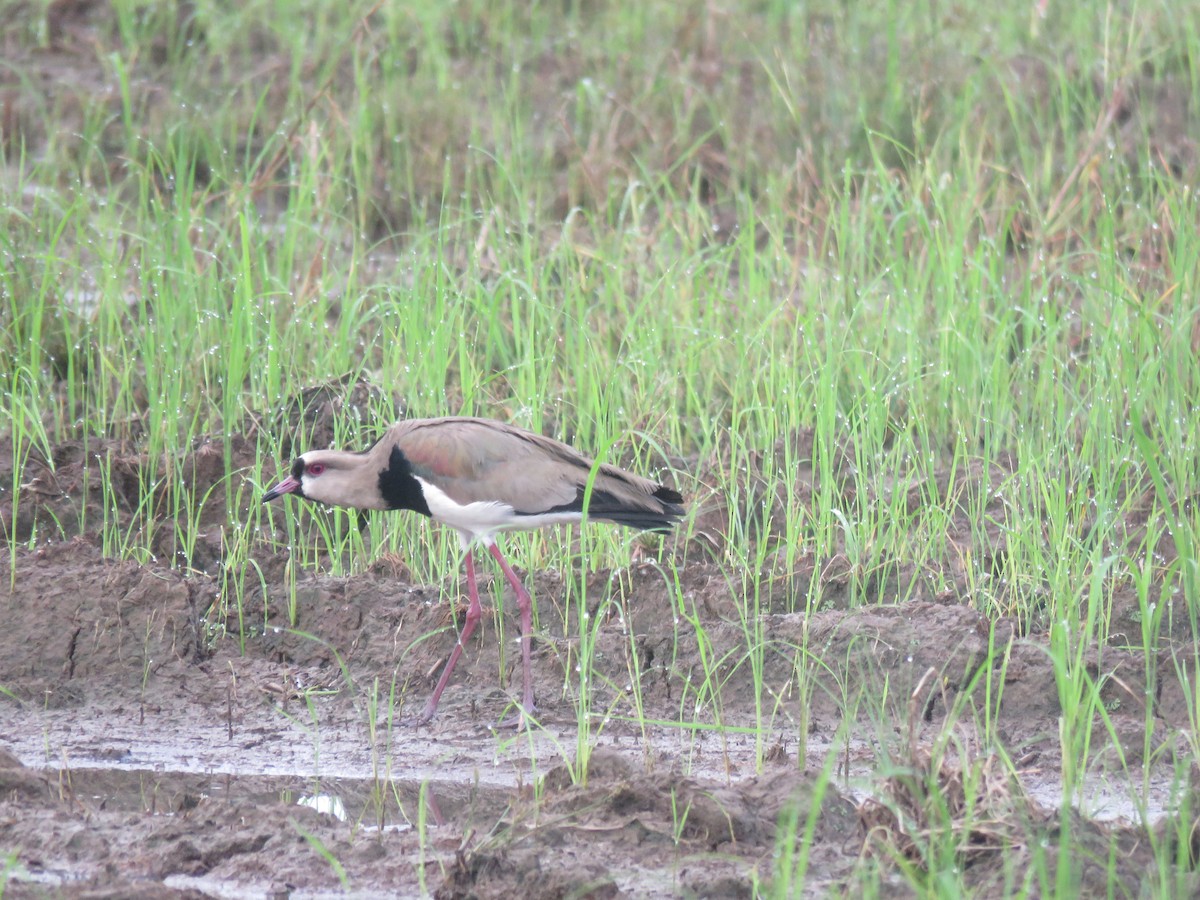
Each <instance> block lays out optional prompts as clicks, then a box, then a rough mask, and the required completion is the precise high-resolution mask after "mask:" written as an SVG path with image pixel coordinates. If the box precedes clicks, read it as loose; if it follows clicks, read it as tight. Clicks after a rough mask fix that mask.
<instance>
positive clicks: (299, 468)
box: [292, 457, 308, 500]
mask: <svg viewBox="0 0 1200 900" xmlns="http://www.w3.org/2000/svg"><path fill="white" fill-rule="evenodd" d="M292 477H293V478H295V479H296V484H298V485H299V487H297V488H296V490H294V491H292V493H293V494H295V495H296V496H297V497H304V460H302V459H300V457H296V460H295V461H294V462H293V463H292ZM304 499H305V500H307V499H308V498H307V497H304Z"/></svg>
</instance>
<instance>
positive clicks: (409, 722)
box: [400, 704, 437, 728]
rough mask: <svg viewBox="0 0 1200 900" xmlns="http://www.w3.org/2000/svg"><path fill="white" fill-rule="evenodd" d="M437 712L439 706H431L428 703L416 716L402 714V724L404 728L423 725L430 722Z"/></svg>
mask: <svg viewBox="0 0 1200 900" xmlns="http://www.w3.org/2000/svg"><path fill="white" fill-rule="evenodd" d="M436 713H437V706H433V707H432V708H430V706H429V704H426V706H425V708H424V709H423V710H421V711H420V712H419V713H418V714H417V715H415V716H401V717H400V726H401V727H402V728H420V727H422V726H423V725H428V724H430V723H431V722H432V721H433V717H434V715H436Z"/></svg>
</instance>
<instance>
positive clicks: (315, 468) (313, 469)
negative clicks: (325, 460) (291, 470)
mask: <svg viewBox="0 0 1200 900" xmlns="http://www.w3.org/2000/svg"><path fill="white" fill-rule="evenodd" d="M324 471H325V466H324V465H322V464H321V463H313V464H312V465H311V466H309V467H308V468H307V469H305V470H304V474H305V475H320V474H321V473H322V472H324Z"/></svg>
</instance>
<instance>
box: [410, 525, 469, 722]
mask: <svg viewBox="0 0 1200 900" xmlns="http://www.w3.org/2000/svg"><path fill="white" fill-rule="evenodd" d="M464 565H465V566H466V568H467V596H468V597H469V598H470V601H471V602H470V605H469V606H468V607H467V618H466V620H465V621H464V622H463V627H462V631H461V632H460V633H459V635H458V643H456V644H455V645H454V649H453V650H452V651H451V652H450V658H449V659H448V660H446V668H444V669H442V677H441V678H439V679H438V683H437V687H435V688H434V689H433V695H432V696H431V697H430V698H429V702H428V703H426V704H425V709H424V710H422V711H421V714H420V715H419V716H417V718H416V719H415V720H414V724H416V725H428V724H429V723H430V722H432V721H433V716H434V714H435V713H436V712H437V708H438V701H439V700H441V699H442V691H444V690H445V689H446V685H447V684H449V683H450V675H451V674H452V673H453V672H454V666H455V664H456V663H457V662H458V658H459V657H460V656H462V652H463V647H464V646H465V645H466V643H467V641H469V640H470V639H471V635H472V633H474V631H475V626H476V625H478V624H479V620H480V619H482V618H483V607H482V606H481V605H480V604H479V588H478V587H477V586H476V584H475V560H474V558H473V557H472V555H471V548H470V547H467V548H466V561H465V563H464Z"/></svg>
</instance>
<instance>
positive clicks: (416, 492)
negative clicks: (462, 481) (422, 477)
mask: <svg viewBox="0 0 1200 900" xmlns="http://www.w3.org/2000/svg"><path fill="white" fill-rule="evenodd" d="M379 493H380V494H381V495H382V496H383V502H384V503H386V504H387V506H388V509H411V510H413V511H414V512H419V513H420V514H421V515H423V516H428V515H429V514H430V513H429V504H428V503H426V502H425V494H424V493H422V491H421V484H420V482H418V481H417V479H416V478H415V477H414V476H413V473H412V464H411V463H410V462H409V461H408V458H407V457H405V455H404V454H403V453H401V452H400V448H399V447H393V448H392V454H391V456H389V457H388V464H387V468H386V469H380V470H379Z"/></svg>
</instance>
